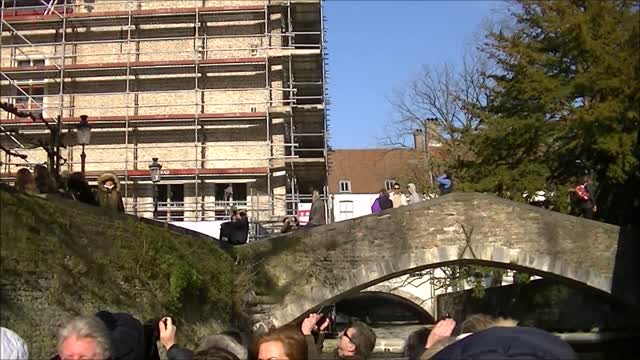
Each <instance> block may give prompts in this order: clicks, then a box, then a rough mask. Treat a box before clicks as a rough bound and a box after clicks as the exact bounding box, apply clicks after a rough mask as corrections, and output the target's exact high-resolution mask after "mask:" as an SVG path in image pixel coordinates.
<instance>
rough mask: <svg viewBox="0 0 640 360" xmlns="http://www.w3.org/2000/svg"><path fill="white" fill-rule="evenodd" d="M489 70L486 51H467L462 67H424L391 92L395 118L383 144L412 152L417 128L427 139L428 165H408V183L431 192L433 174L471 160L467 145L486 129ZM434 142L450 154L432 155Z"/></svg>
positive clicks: (489, 96)
mask: <svg viewBox="0 0 640 360" xmlns="http://www.w3.org/2000/svg"><path fill="white" fill-rule="evenodd" d="M491 70H492V69H491V65H490V62H489V61H488V60H487V58H486V57H484V56H483V54H482V53H480V52H478V51H468V52H467V53H465V55H464V56H463V58H462V62H461V65H460V66H458V67H456V66H453V65H451V64H447V63H445V64H442V65H440V66H435V67H430V66H424V67H423V68H422V71H421V72H420V73H419V75H418V76H417V77H416V78H415V79H413V80H412V81H410V82H409V83H408V84H407V85H406V86H405V87H403V88H401V89H397V90H396V91H395V92H394V93H393V95H392V96H391V98H390V99H389V101H390V102H391V105H392V106H393V108H394V112H395V117H394V118H393V119H392V120H391V121H390V122H389V123H388V124H387V129H386V133H387V136H386V137H385V138H383V139H382V142H383V144H385V145H387V146H394V147H402V148H409V147H411V145H412V144H410V141H411V140H412V139H413V133H414V131H415V130H416V129H420V130H422V131H423V133H424V134H425V136H426V137H427V139H426V143H427V144H426V145H427V146H426V147H425V149H424V151H425V154H424V161H422V162H419V163H413V164H411V165H410V166H408V167H407V169H406V174H404V178H405V179H403V180H404V181H407V182H414V183H416V185H418V186H419V187H420V188H422V189H432V188H433V181H432V179H433V174H434V171H439V170H444V169H443V168H444V167H448V166H451V165H453V164H457V163H459V162H460V161H463V160H465V159H469V158H470V157H471V156H472V153H471V150H470V148H469V146H468V143H466V142H465V141H466V140H467V139H468V138H469V135H471V134H473V133H474V132H475V131H476V130H477V129H478V128H479V127H480V126H481V125H482V121H481V118H480V116H479V111H478V110H479V109H481V108H483V107H485V106H486V105H487V104H488V103H489V101H490V98H491V91H492V81H491V79H490V77H489V75H490V74H491ZM434 143H437V144H439V148H440V149H441V150H440V151H439V152H440V154H446V156H435V157H434V156H430V155H431V154H430V149H429V146H428V145H429V144H434Z"/></svg>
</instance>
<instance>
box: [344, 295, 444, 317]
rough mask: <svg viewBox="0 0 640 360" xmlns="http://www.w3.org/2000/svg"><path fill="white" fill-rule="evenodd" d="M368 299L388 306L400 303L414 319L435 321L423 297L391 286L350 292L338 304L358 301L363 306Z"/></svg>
mask: <svg viewBox="0 0 640 360" xmlns="http://www.w3.org/2000/svg"><path fill="white" fill-rule="evenodd" d="M366 301H369V302H373V303H374V304H375V303H377V304H376V305H378V306H379V305H380V303H383V304H384V306H386V307H388V306H391V305H396V306H398V305H399V306H401V307H402V308H403V310H404V311H403V312H405V313H409V314H410V317H411V318H412V320H415V321H419V322H422V323H425V324H432V323H433V322H434V318H433V315H431V313H430V312H429V311H428V310H427V309H425V308H424V307H422V306H421V305H420V303H421V302H422V299H420V298H418V297H417V296H415V295H413V294H411V293H408V292H406V291H402V290H399V289H391V287H389V289H388V291H382V289H376V290H368V289H367V290H364V291H359V292H356V293H350V295H348V296H347V297H346V298H342V299H341V300H340V301H339V302H337V303H336V305H337V306H338V308H340V307H345V305H351V303H357V304H358V306H360V307H361V306H362V304H363V303H364V302H366ZM346 303H348V304H346ZM349 307H352V306H349ZM403 315H405V314H403Z"/></svg>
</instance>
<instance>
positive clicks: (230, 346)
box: [196, 335, 249, 359]
mask: <svg viewBox="0 0 640 360" xmlns="http://www.w3.org/2000/svg"><path fill="white" fill-rule="evenodd" d="M213 347H216V348H221V349H224V350H227V351H229V352H230V353H232V354H234V355H235V356H237V357H238V359H247V358H248V356H249V354H248V351H247V349H246V348H245V347H244V346H242V345H241V344H239V343H238V342H237V341H236V340H234V339H233V338H232V337H231V336H228V335H212V336H209V337H207V338H205V339H204V340H203V341H202V343H201V344H200V346H199V347H198V348H197V349H196V352H199V351H204V350H207V349H210V348H213Z"/></svg>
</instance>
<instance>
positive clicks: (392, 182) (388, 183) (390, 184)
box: [384, 179, 396, 191]
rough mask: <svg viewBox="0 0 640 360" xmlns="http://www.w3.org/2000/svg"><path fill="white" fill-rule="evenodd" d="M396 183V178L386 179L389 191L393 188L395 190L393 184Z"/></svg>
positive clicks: (386, 187) (385, 185) (385, 182)
mask: <svg viewBox="0 0 640 360" xmlns="http://www.w3.org/2000/svg"><path fill="white" fill-rule="evenodd" d="M395 183H396V181H395V180H394V179H387V180H385V181H384V188H385V189H386V190H387V191H391V190H393V184H395Z"/></svg>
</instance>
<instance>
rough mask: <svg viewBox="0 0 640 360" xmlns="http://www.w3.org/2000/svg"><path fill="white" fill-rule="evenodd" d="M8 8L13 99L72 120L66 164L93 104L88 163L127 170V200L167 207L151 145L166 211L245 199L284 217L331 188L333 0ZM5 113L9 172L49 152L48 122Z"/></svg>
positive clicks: (7, 61) (4, 94) (7, 74)
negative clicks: (328, 27) (327, 13)
mask: <svg viewBox="0 0 640 360" xmlns="http://www.w3.org/2000/svg"><path fill="white" fill-rule="evenodd" d="M45 3H46V5H45ZM1 12H2V13H1V14H0V15H1V19H2V21H1V25H0V26H1V33H2V37H1V57H0V66H1V71H0V72H1V74H0V80H1V84H0V89H1V101H2V102H5V103H9V104H13V105H15V106H16V107H17V108H20V109H22V110H28V111H32V112H33V113H36V114H39V113H42V115H43V118H44V119H45V120H46V122H48V123H49V125H50V126H52V127H53V128H54V129H55V128H56V126H59V127H60V129H61V131H60V133H61V137H60V138H61V142H62V144H63V147H62V148H61V151H60V153H61V155H62V160H61V164H60V167H59V170H60V172H75V171H80V169H81V157H80V154H81V151H82V150H81V147H80V146H79V145H78V144H77V140H76V138H77V134H76V128H77V125H78V123H79V121H80V116H81V115H87V116H88V118H89V123H90V125H91V127H92V131H91V142H90V144H89V145H86V146H85V153H86V176H87V178H88V179H89V180H90V182H91V181H95V180H96V179H97V177H98V176H99V175H100V174H101V173H103V172H105V171H111V172H114V173H116V174H117V175H118V176H119V178H120V180H121V183H122V186H121V192H122V194H123V196H124V198H125V206H126V209H127V212H129V213H131V214H136V215H140V216H145V217H152V216H154V211H153V209H154V202H153V199H152V194H153V188H154V187H153V184H152V183H151V180H150V174H149V167H148V166H149V164H150V163H151V161H152V160H151V159H152V158H158V159H159V160H158V162H159V163H160V164H161V165H162V179H161V181H160V182H159V183H158V188H157V191H158V201H159V203H158V204H159V206H158V212H157V213H156V214H155V216H156V217H158V218H160V219H163V220H170V221H212V220H220V219H222V218H224V217H226V216H228V213H229V210H230V208H231V207H232V206H235V207H237V208H238V209H246V210H247V211H249V215H250V217H251V218H253V219H254V221H266V220H273V219H275V218H278V217H281V216H283V215H284V214H285V213H286V212H289V213H291V212H294V211H296V209H297V207H298V204H299V202H300V201H304V200H305V199H306V198H307V196H308V195H309V194H310V193H311V191H312V189H319V190H321V191H326V189H325V188H326V174H327V171H326V168H327V167H326V164H327V161H326V159H327V136H326V135H327V121H326V112H325V97H326V96H325V92H326V91H325V89H326V88H325V86H326V83H325V56H324V55H325V49H324V32H323V31H324V28H323V15H322V4H321V2H320V0H315V1H314V0H175V1H153V0H144V1H142V0H121V1H116V0H75V1H71V0H53V1H49V0H47V1H30V0H28V1H13V0H10V1H4V2H3V5H2V9H1ZM0 117H1V118H0V124H1V126H2V127H1V132H0V133H1V137H0V141H1V144H2V146H3V148H5V149H9V150H10V151H11V153H13V154H11V153H9V152H3V153H2V154H1V156H2V158H1V159H0V161H1V162H2V169H1V176H2V178H3V180H9V181H10V180H11V179H12V178H14V177H15V173H16V172H17V171H18V170H19V169H20V168H21V167H33V166H35V165H36V164H42V163H46V162H47V160H48V159H47V153H46V151H44V150H43V148H42V147H41V145H43V144H47V143H48V142H49V141H50V133H51V130H50V129H49V128H48V127H47V124H45V123H44V122H42V121H33V120H31V119H29V118H18V117H16V116H14V115H13V114H10V113H8V112H4V111H3V112H1V113H0ZM15 154H24V155H26V156H27V157H26V159H22V158H20V157H18V156H15ZM50 165H51V164H50ZM225 190H226V191H225ZM230 191H232V195H231V194H230ZM301 199H302V200H301Z"/></svg>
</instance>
